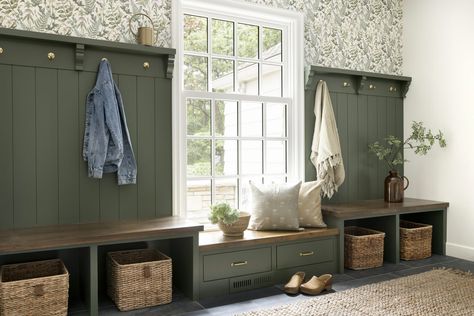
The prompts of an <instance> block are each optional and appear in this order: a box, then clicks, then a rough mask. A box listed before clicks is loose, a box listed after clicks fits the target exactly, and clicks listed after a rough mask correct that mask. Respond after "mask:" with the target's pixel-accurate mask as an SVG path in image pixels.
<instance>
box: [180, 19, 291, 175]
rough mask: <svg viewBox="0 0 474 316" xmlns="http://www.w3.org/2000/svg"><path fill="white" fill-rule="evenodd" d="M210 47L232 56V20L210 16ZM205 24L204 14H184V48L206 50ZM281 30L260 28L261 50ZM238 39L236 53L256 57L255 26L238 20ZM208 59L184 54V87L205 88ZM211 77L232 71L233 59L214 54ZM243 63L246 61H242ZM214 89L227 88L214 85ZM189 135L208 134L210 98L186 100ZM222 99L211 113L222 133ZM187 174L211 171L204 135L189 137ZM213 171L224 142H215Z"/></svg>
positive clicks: (221, 159) (221, 161)
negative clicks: (240, 22) (194, 138)
mask: <svg viewBox="0 0 474 316" xmlns="http://www.w3.org/2000/svg"><path fill="white" fill-rule="evenodd" d="M211 21H212V22H211V23H210V24H212V51H213V53H216V54H220V55H225V56H233V55H234V54H235V52H234V50H235V49H234V47H233V36H234V24H233V23H232V22H228V21H222V20H217V19H212V20H211ZM208 27H209V23H208V21H207V19H206V18H203V17H198V16H192V15H186V16H185V19H184V30H183V32H184V49H185V50H186V51H192V52H198V53H199V52H201V53H207V51H208V38H207V35H208ZM281 34H282V33H281V31H280V30H276V29H270V28H263V43H262V45H263V50H264V51H267V50H269V49H271V48H273V47H274V46H275V45H278V44H279V43H281V40H282V39H281V36H282V35H281ZM237 36H238V39H239V47H238V56H241V57H248V58H256V57H257V54H258V27H255V26H252V25H246V24H237ZM208 62H209V61H208V60H207V57H201V56H191V55H185V57H184V64H185V66H186V70H185V72H184V86H185V89H187V90H199V91H207V90H208V77H209V76H208ZM211 62H212V76H211V77H212V79H218V78H222V77H223V76H225V75H228V74H232V73H233V71H234V66H233V62H232V61H228V60H225V59H222V58H219V59H217V58H215V59H213V60H212V61H211ZM243 64H246V63H243ZM213 91H214V92H226V91H222V90H217V89H214V90H213ZM186 107H187V111H188V112H187V123H188V127H187V129H188V135H190V136H191V135H192V136H210V126H211V105H210V101H209V100H199V99H193V100H188V101H187V106H186ZM224 110H225V106H224V102H223V101H216V107H215V111H216V113H214V116H215V130H216V132H217V133H220V135H224ZM187 151H188V171H187V173H188V175H191V176H209V175H210V174H211V155H212V154H213V153H211V141H210V140H206V139H202V140H201V139H199V140H189V141H188V144H187ZM215 155H216V162H217V163H216V166H215V168H216V170H215V172H216V174H222V173H223V170H224V143H223V142H216V144H215Z"/></svg>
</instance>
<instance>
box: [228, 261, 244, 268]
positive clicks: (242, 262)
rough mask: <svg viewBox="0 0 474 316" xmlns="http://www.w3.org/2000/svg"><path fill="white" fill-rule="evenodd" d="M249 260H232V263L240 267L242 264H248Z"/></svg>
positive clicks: (232, 265)
mask: <svg viewBox="0 0 474 316" xmlns="http://www.w3.org/2000/svg"><path fill="white" fill-rule="evenodd" d="M247 263H248V262H247V260H245V261H236V262H232V263H231V264H230V266H231V267H240V266H245V265H246V264H247Z"/></svg>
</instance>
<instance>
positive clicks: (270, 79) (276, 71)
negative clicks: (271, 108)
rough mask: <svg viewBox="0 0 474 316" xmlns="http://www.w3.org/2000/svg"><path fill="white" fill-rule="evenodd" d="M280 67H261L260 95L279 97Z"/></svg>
mask: <svg viewBox="0 0 474 316" xmlns="http://www.w3.org/2000/svg"><path fill="white" fill-rule="evenodd" d="M281 84H282V80H281V66H274V65H262V90H261V93H260V94H261V95H267V96H273V97H281V90H282V89H281Z"/></svg>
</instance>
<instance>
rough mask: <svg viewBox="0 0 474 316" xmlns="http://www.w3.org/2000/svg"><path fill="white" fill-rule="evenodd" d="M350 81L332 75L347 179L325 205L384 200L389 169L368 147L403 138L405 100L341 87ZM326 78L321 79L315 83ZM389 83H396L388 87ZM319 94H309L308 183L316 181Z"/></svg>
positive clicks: (306, 96)
mask: <svg viewBox="0 0 474 316" xmlns="http://www.w3.org/2000/svg"><path fill="white" fill-rule="evenodd" d="M338 76H339V77H338ZM346 77H347V76H346V75H343V74H341V75H334V74H332V76H329V75H328V84H329V88H330V94H331V101H332V104H333V108H334V115H335V117H336V122H337V128H338V131H339V139H340V143H341V150H342V155H343V158H344V167H345V171H346V179H345V181H344V183H343V184H342V185H341V187H340V188H339V191H338V192H337V193H336V194H335V195H334V196H333V198H331V199H326V201H325V203H335V202H347V201H354V200H364V199H376V198H382V197H383V181H384V178H385V177H386V175H387V172H388V168H387V166H386V165H385V163H384V162H381V161H379V160H378V159H377V158H376V157H375V156H374V155H373V154H371V153H369V152H368V145H369V144H370V143H373V142H375V141H377V140H381V139H383V138H385V137H387V136H388V135H390V134H391V135H395V136H399V137H403V99H402V97H401V96H399V97H395V96H392V95H388V94H387V95H384V93H378V94H374V95H371V94H368V93H363V94H362V93H361V94H357V93H356V90H354V89H346V88H343V87H342V85H339V83H338V82H339V81H341V82H342V81H347V82H352V81H351V79H350V78H349V79H348V78H346ZM325 78H326V77H325V76H324V75H320V76H319V77H317V79H316V80H315V82H317V81H318V80H319V79H323V80H324V79H325ZM389 83H392V81H390V82H388V83H387V84H389ZM380 84H382V83H380ZM315 92H316V91H315V87H312V88H307V89H306V90H305V98H306V101H305V104H306V105H305V137H306V140H305V144H306V148H305V154H306V157H307V160H306V163H305V167H306V172H305V177H306V180H312V179H315V178H316V175H315V170H314V166H313V165H312V164H311V162H310V160H309V155H310V152H311V142H312V137H313V130H314V113H313V109H314V96H315ZM306 157H305V158H306ZM402 170H403V168H400V171H402Z"/></svg>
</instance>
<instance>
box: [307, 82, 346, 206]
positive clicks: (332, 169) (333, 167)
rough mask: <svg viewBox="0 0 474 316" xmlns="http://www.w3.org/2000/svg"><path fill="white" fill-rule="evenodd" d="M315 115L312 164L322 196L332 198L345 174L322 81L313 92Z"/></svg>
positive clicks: (328, 101) (330, 107) (326, 88)
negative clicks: (314, 96)
mask: <svg viewBox="0 0 474 316" xmlns="http://www.w3.org/2000/svg"><path fill="white" fill-rule="evenodd" d="M314 115H315V117H316V120H315V124H314V134H313V144H312V145H311V162H312V163H313V165H314V166H315V167H316V175H317V178H318V180H321V181H322V184H321V191H322V192H323V196H327V197H329V198H331V197H332V196H333V194H334V193H335V192H337V189H338V188H339V186H340V185H341V184H342V183H343V182H344V178H345V172H344V164H343V161H342V152H341V144H340V143H339V134H338V132H337V126H336V118H335V117H334V111H333V109H332V103H331V97H330V96H329V89H328V86H327V84H326V82H325V81H322V80H320V81H319V83H318V86H317V88H316V98H315V103H314Z"/></svg>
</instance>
